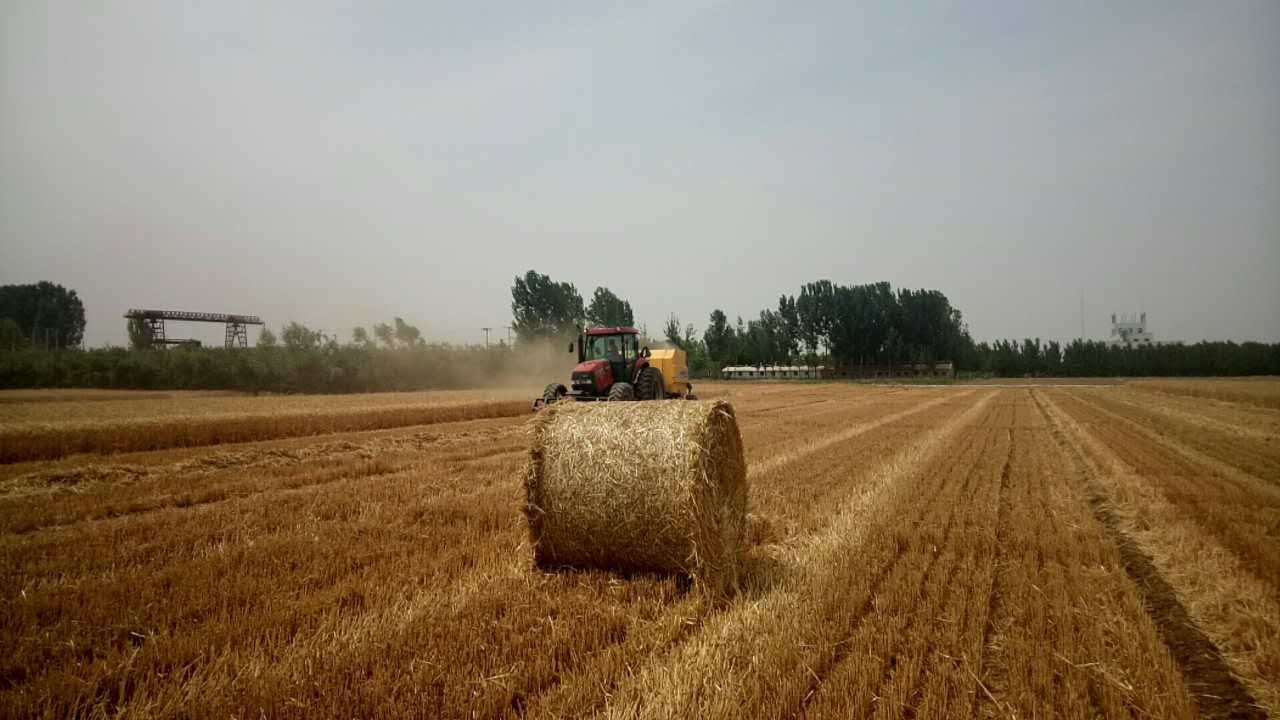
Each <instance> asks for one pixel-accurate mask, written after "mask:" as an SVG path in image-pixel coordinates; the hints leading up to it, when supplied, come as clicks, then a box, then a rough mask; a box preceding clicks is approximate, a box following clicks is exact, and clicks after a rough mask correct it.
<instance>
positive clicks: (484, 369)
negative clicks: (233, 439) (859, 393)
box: [0, 270, 1280, 393]
mask: <svg viewBox="0 0 1280 720" xmlns="http://www.w3.org/2000/svg"><path fill="white" fill-rule="evenodd" d="M511 311H512V327H513V329H514V330H515V332H516V336H517V338H518V350H519V352H510V350H511V348H508V347H507V346H506V344H505V343H503V342H501V341H499V343H497V344H496V345H494V346H493V347H484V346H480V345H451V344H448V343H432V342H429V341H428V340H427V339H426V338H425V337H424V336H423V334H422V332H421V331H420V330H419V329H418V327H416V326H415V325H413V324H411V323H409V322H407V321H405V320H404V319H403V318H400V317H396V318H393V319H392V321H391V322H388V323H377V324H374V325H372V326H371V327H368V328H366V327H356V328H353V329H352V331H351V335H350V337H349V338H347V339H344V338H338V337H335V336H332V335H325V334H322V333H321V332H319V331H316V330H313V329H311V328H308V327H307V326H305V325H303V324H301V323H297V322H290V323H287V324H285V325H284V326H282V327H281V328H280V330H279V332H278V333H277V332H273V331H271V330H270V329H267V328H263V330H262V331H261V332H260V334H259V336H258V340H257V344H256V346H255V347H251V348H246V349H224V348H201V347H186V346H184V347H175V348H170V349H167V350H163V351H162V350H159V349H152V348H150V347H149V345H150V343H149V338H147V337H146V336H145V333H144V332H143V331H142V330H141V329H140V328H136V327H133V326H130V327H129V328H128V329H129V330H130V341H131V345H132V347H131V348H105V349H94V350H79V349H67V348H77V347H78V345H79V344H80V340H81V338H82V337H83V333H84V307H83V305H82V304H81V303H80V300H79V298H78V297H76V294H75V291H73V290H67V289H66V288H63V287H61V286H59V285H55V284H53V283H47V282H46V283H37V284H35V285H25V286H6V287H3V288H0V313H5V314H0V318H3V319H0V340H7V342H0V387H6V388H18V387H105V388H144V389H232V390H245V391H253V392H257V391H263V392H314V393H327V392H372V391H383V390H417V389H430V388H461V387H481V386H485V385H491V384H494V382H495V378H498V379H506V380H511V381H513V382H523V381H532V380H535V379H541V380H545V379H555V378H557V377H558V376H559V375H562V374H564V371H565V368H564V367H563V365H564V364H565V362H566V361H567V360H566V357H565V356H564V348H563V345H560V344H559V341H560V340H561V339H562V338H564V337H565V336H572V335H574V334H576V333H577V332H578V330H579V328H580V327H583V326H588V325H596V326H634V325H635V314H634V311H633V308H632V305H631V303H630V302H629V301H628V300H626V299H624V298H622V297H620V296H619V295H618V294H616V293H615V292H613V291H612V290H610V289H609V288H606V287H597V288H595V290H594V292H593V293H592V294H591V297H590V300H589V301H587V300H584V298H583V297H582V295H581V294H580V293H579V292H578V290H577V288H576V287H575V286H574V285H573V284H572V283H568V282H562V281H555V280H553V279H552V278H550V277H549V276H547V275H543V274H540V273H537V272H536V271H533V270H530V271H529V272H527V273H525V274H524V275H523V276H520V277H516V278H514V279H513V283H512V286H511ZM40 328H56V329H53V330H49V331H47V332H48V335H49V336H50V337H52V335H53V334H57V335H58V336H59V337H61V338H63V340H62V341H61V342H58V343H53V342H51V341H48V342H43V343H42V342H40V337H41V334H40V333H41V330H40ZM552 340H554V341H555V342H551V341H552ZM645 341H646V342H647V343H650V344H652V343H655V342H663V341H665V342H668V343H671V344H672V345H675V346H678V347H681V348H683V349H684V350H685V351H686V352H687V353H688V356H689V365H690V369H691V371H692V372H694V373H695V374H702V375H706V374H715V373H716V372H717V371H718V370H719V369H720V368H721V367H724V366H726V365H769V364H797V363H803V364H823V365H828V366H835V367H852V366H857V365H873V364H874V365H885V364H894V363H905V362H932V361H943V360H950V361H952V362H954V364H955V367H956V368H957V371H958V372H960V373H962V374H974V375H990V376H1001V377H1020V376H1068V377H1089V376H1093V377H1101V376H1144V375H1156V376H1165V375H1200V376H1204V375H1280V343H1278V344H1266V343H1255V342H1245V343H1234V342H1199V343H1194V344H1183V343H1166V344H1160V345H1151V346H1144V347H1135V348H1132V349H1129V348H1123V347H1113V346H1111V345H1109V344H1107V343H1105V342H1100V341H1092V340H1075V341H1073V342H1071V343H1067V344H1063V343H1059V342H1057V341H1048V342H1041V341H1040V340H1039V339H1026V340H1022V341H1013V340H999V341H995V342H979V343H975V342H974V341H973V339H972V338H971V337H970V334H969V331H968V328H967V327H966V326H965V324H964V321H963V316H962V314H961V312H960V310H959V309H958V308H955V307H954V306H952V304H951V303H950V301H949V299H948V298H947V297H946V295H945V294H943V293H942V292H940V291H938V290H924V289H921V290H910V289H897V290H895V289H894V288H892V287H891V286H890V284H889V283H887V282H879V283H870V284H864V285H841V284H838V283H833V282H831V281H828V280H818V281H815V282H811V283H806V284H804V285H803V286H801V287H800V288H799V291H798V292H797V293H795V294H790V295H788V294H783V295H781V296H780V297H779V298H778V303H777V306H776V307H774V308H768V309H765V310H761V311H760V312H759V313H758V315H757V316H755V317H753V318H750V319H744V318H742V317H741V316H737V317H735V319H734V320H732V321H731V320H730V318H729V315H728V314H727V313H726V312H724V310H722V309H715V310H713V311H712V312H711V313H710V315H709V317H708V319H707V324H706V326H705V327H704V328H703V329H702V330H701V331H700V330H699V329H698V328H697V327H696V326H695V325H694V324H693V323H687V324H685V323H681V321H680V319H679V317H678V316H676V315H674V314H671V315H669V316H668V319H667V322H666V324H665V326H664V327H663V328H662V332H661V334H660V335H659V336H657V337H656V338H652V339H648V338H647V339H646V340H645ZM535 376H536V377H535Z"/></svg>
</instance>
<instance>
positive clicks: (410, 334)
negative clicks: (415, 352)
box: [395, 318, 422, 347]
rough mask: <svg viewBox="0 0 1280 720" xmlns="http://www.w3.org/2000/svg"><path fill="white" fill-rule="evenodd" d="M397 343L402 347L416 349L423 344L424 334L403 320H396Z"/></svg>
mask: <svg viewBox="0 0 1280 720" xmlns="http://www.w3.org/2000/svg"><path fill="white" fill-rule="evenodd" d="M395 324H396V329H395V336H396V342H398V343H400V345H401V346H402V347H416V346H418V345H421V344H422V333H421V332H419V330H418V328H416V327H414V326H412V325H410V324H408V323H406V322H405V321H404V320H403V319H402V318H395Z"/></svg>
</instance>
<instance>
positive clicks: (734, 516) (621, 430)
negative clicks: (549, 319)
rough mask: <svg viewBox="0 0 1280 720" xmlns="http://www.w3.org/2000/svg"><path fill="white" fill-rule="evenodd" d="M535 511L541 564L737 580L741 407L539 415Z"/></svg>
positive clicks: (742, 476) (742, 513)
mask: <svg viewBox="0 0 1280 720" xmlns="http://www.w3.org/2000/svg"><path fill="white" fill-rule="evenodd" d="M530 428H531V432H532V436H533V437H532V443H531V450H530V458H529V463H528V465H527V468H526V472H525V483H524V486H525V493H526V503H525V514H526V516H527V518H528V520H529V532H530V537H531V539H532V541H533V547H534V559H535V560H536V562H537V563H538V565H540V566H542V567H557V566H572V567H596V568H606V569H614V570H621V571H642V572H643V571H656V572H675V573H681V574H684V575H687V576H689V577H691V578H692V579H693V581H694V584H695V586H697V587H698V588H700V589H701V590H702V591H703V592H706V593H708V594H711V595H727V594H731V593H732V592H733V591H734V590H735V589H736V588H737V582H738V573H739V569H740V565H741V560H742V552H743V545H744V541H745V531H746V507H747V474H746V460H745V458H744V457H743V452H742V437H741V435H740V434H739V433H738V422H737V420H736V418H735V417H734V414H733V407H732V406H731V405H729V404H728V403H725V402H695V401H683V400H668V401H650V402H632V403H616V402H598V403H570V402H566V403H560V404H557V405H553V406H552V407H550V408H547V409H545V410H543V411H541V412H539V413H538V414H537V415H536V416H535V417H534V418H533V419H532V420H531V421H530Z"/></svg>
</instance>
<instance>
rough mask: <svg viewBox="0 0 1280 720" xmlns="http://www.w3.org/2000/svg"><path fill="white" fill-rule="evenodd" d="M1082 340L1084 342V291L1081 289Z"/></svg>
mask: <svg viewBox="0 0 1280 720" xmlns="http://www.w3.org/2000/svg"><path fill="white" fill-rule="evenodd" d="M1080 342H1084V291H1083V290H1081V291H1080Z"/></svg>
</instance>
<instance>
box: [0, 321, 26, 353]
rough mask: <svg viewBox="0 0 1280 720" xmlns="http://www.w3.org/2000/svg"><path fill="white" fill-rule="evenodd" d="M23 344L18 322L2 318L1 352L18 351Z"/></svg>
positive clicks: (0, 330)
mask: <svg viewBox="0 0 1280 720" xmlns="http://www.w3.org/2000/svg"><path fill="white" fill-rule="evenodd" d="M23 342H24V339H23V337H22V328H21V327H19V326H18V322H17V321H16V320H14V319H13V318H0V350H16V349H17V348H18V346H19V345H21V344H22V343H23Z"/></svg>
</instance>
